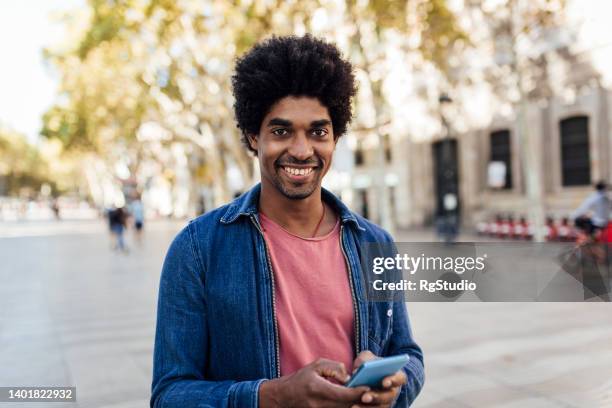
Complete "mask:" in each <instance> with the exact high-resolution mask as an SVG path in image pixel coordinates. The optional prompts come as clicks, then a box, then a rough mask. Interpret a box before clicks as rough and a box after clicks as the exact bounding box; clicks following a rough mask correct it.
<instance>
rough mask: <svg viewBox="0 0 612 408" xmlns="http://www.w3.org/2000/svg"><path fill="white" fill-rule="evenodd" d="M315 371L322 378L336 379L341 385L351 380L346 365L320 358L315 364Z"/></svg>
mask: <svg viewBox="0 0 612 408" xmlns="http://www.w3.org/2000/svg"><path fill="white" fill-rule="evenodd" d="M314 369H315V371H316V372H317V373H318V374H319V375H320V376H321V377H326V378H334V379H335V380H337V381H338V382H340V383H345V382H346V381H347V380H348V379H349V378H350V376H349V375H348V373H347V372H346V367H345V366H344V364H342V363H340V362H337V361H332V360H328V359H325V358H320V359H318V360H317V361H315V362H314Z"/></svg>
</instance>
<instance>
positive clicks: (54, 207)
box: [51, 198, 61, 221]
mask: <svg viewBox="0 0 612 408" xmlns="http://www.w3.org/2000/svg"><path fill="white" fill-rule="evenodd" d="M51 211H53V216H54V217H55V219H56V220H57V221H59V220H60V219H61V215H60V207H59V203H58V202H57V198H54V199H53V201H51Z"/></svg>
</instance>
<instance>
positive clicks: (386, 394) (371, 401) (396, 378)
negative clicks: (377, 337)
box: [352, 350, 407, 408]
mask: <svg viewBox="0 0 612 408" xmlns="http://www.w3.org/2000/svg"><path fill="white" fill-rule="evenodd" d="M377 358H378V357H377V356H375V355H374V354H373V353H372V352H371V351H369V350H365V351H362V352H361V353H359V355H358V356H357V358H356V359H355V362H354V363H353V367H355V369H354V370H353V372H355V370H357V369H358V368H359V366H360V365H362V364H363V363H364V362H366V361H368V360H375V359H377ZM406 380H407V378H406V374H405V373H404V371H403V370H399V371H398V372H396V373H395V374H393V375H390V376H388V377H385V378H384V379H383V381H382V389H377V390H370V391H368V392H366V393H364V394H363V395H362V396H361V401H360V402H359V403H358V404H354V405H353V407H352V408H360V407H380V408H383V407H385V408H386V407H390V406H391V404H393V402H394V401H395V398H396V397H397V395H398V394H399V392H400V389H401V387H402V385H404V384H406Z"/></svg>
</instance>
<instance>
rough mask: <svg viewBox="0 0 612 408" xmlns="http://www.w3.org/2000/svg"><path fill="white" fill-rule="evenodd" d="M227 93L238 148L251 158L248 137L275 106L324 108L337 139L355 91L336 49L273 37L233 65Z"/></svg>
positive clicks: (348, 118) (312, 40) (316, 41)
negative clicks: (290, 102)
mask: <svg viewBox="0 0 612 408" xmlns="http://www.w3.org/2000/svg"><path fill="white" fill-rule="evenodd" d="M232 87H233V92H234V98H235V102H234V112H235V115H236V122H237V126H238V128H239V129H240V130H241V131H242V142H243V143H244V144H245V145H246V147H247V148H248V149H249V150H251V151H253V152H254V153H255V154H257V152H255V151H254V150H253V149H252V148H251V146H250V145H249V143H248V139H247V135H248V134H252V135H256V134H259V129H260V127H261V122H262V121H263V118H264V117H265V116H266V114H267V113H268V112H269V111H270V108H271V107H272V105H274V104H275V103H276V102H277V101H278V100H280V99H282V98H284V97H286V96H308V97H315V98H317V99H318V100H319V101H320V102H321V104H322V105H323V106H325V107H326V108H327V110H328V112H329V116H330V118H331V121H332V127H333V130H334V137H335V138H338V137H340V136H342V135H343V134H344V133H346V129H347V126H348V124H349V123H350V121H351V117H352V112H351V100H352V98H353V96H355V93H356V91H357V89H356V85H355V76H354V74H353V67H352V66H351V64H350V63H349V62H348V61H346V60H344V59H343V58H342V55H341V54H340V51H339V50H338V48H337V47H336V46H335V45H333V44H330V43H327V42H325V41H323V40H320V39H317V38H315V37H312V36H311V35H308V34H307V35H305V36H303V37H297V36H286V37H272V38H270V39H268V40H265V41H263V42H261V43H258V44H256V45H255V46H254V47H253V48H252V49H251V50H250V51H248V52H247V53H246V54H244V55H243V56H242V57H241V58H239V59H238V61H237V62H236V72H235V74H234V75H233V76H232Z"/></svg>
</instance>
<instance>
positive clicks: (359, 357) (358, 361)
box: [353, 350, 378, 372]
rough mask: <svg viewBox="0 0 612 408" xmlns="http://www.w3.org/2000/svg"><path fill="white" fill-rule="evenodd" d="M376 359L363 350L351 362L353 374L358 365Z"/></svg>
mask: <svg viewBox="0 0 612 408" xmlns="http://www.w3.org/2000/svg"><path fill="white" fill-rule="evenodd" d="M377 358H378V357H377V356H376V355H375V354H374V353H372V352H371V351H370V350H364V351H362V352H361V353H359V354H358V355H357V357H356V358H355V361H354V362H353V372H355V370H357V369H358V368H359V366H360V365H362V364H363V363H365V362H366V361H369V360H376V359H377Z"/></svg>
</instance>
